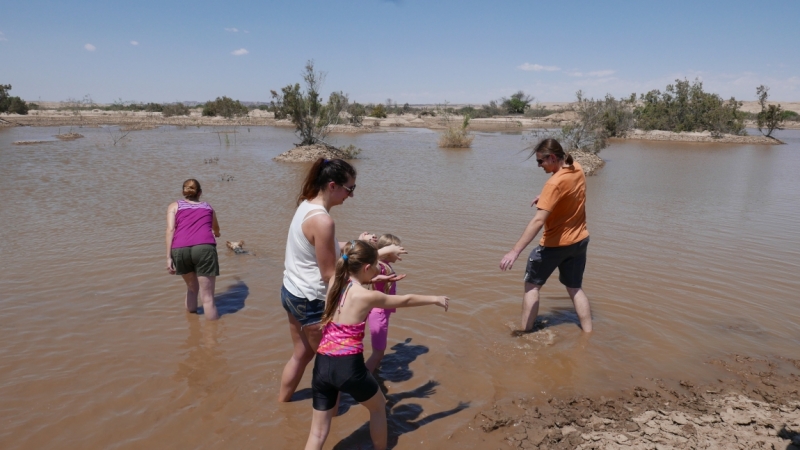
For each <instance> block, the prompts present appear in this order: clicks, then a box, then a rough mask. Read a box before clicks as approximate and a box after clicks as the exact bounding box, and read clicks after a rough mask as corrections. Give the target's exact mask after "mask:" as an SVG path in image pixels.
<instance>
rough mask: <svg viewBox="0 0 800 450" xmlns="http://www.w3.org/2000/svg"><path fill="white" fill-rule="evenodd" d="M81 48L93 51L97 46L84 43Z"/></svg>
mask: <svg viewBox="0 0 800 450" xmlns="http://www.w3.org/2000/svg"><path fill="white" fill-rule="evenodd" d="M83 48H85V49H86V50H88V51H90V52H93V51H95V50H97V47H95V46H94V45H92V44H86V45H84V46H83Z"/></svg>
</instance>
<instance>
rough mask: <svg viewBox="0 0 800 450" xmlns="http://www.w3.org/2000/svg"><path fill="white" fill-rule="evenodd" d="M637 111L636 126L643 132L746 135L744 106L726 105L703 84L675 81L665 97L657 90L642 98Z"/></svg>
mask: <svg viewBox="0 0 800 450" xmlns="http://www.w3.org/2000/svg"><path fill="white" fill-rule="evenodd" d="M639 101H640V103H641V104H640V105H639V106H637V107H636V109H635V110H634V115H635V118H636V125H637V127H638V128H641V129H644V130H665V131H674V132H682V131H711V132H712V133H715V134H720V133H730V134H743V133H744V115H743V114H740V112H739V108H740V107H741V102H738V101H736V99H735V98H733V97H731V98H730V100H728V101H724V100H723V99H722V97H720V96H719V95H717V94H710V93H707V92H704V91H703V83H702V82H701V81H699V80H695V81H694V83H692V84H690V83H689V81H688V80H683V81H681V80H675V84H674V85H672V84H670V85H668V86H667V88H666V90H665V91H664V92H663V93H662V92H661V91H659V90H658V89H655V90H652V91H650V92H648V93H646V94H642V95H641V96H640V98H639Z"/></svg>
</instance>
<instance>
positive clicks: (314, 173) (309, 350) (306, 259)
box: [278, 158, 406, 402]
mask: <svg viewBox="0 0 800 450" xmlns="http://www.w3.org/2000/svg"><path fill="white" fill-rule="evenodd" d="M355 189H356V170H355V169H354V168H353V166H351V165H350V164H348V163H347V162H346V161H343V160H341V159H330V160H328V159H322V158H320V159H318V160H317V161H316V162H314V164H313V165H312V166H311V168H310V169H309V171H308V174H307V175H306V179H305V181H304V182H303V188H302V191H301V193H300V196H299V197H298V199H297V205H298V207H297V211H296V212H295V214H294V218H293V219H292V223H291V225H289V236H288V238H287V240H286V258H285V260H284V272H283V287H282V288H281V303H282V305H283V307H284V309H286V314H287V316H288V318H289V330H290V333H291V336H292V344H293V347H294V351H293V353H292V357H291V358H290V359H289V362H287V363H286V366H285V367H284V368H283V374H282V376H281V388H280V393H279V394H278V401H281V402H288V401H290V400H291V397H292V394H294V392H295V390H296V389H297V385H298V384H300V379H301V378H302V377H303V372H304V371H305V368H306V366H307V365H308V363H309V362H311V360H312V359H313V358H314V353H315V352H316V350H317V346H318V345H319V340H320V337H321V334H320V332H321V330H320V326H319V323H320V321H321V320H322V313H323V312H324V310H325V296H326V294H327V292H328V280H330V279H331V277H333V275H334V273H335V271H336V260H337V259H338V258H339V253H340V248H341V245H344V242H342V243H339V242H337V241H336V238H335V236H334V234H335V226H334V222H333V218H332V217H331V216H330V214H329V211H330V210H331V208H333V207H334V206H337V205H341V204H342V203H344V201H345V200H346V199H347V198H348V197H352V196H353V191H354V190H355ZM359 239H361V240H371V239H374V240H377V238H376V237H375V235H370V234H369V233H362V234H361V236H360V237H359ZM384 249H385V250H384ZM381 251H382V252H392V253H395V254H397V255H400V254H404V253H406V251H405V250H403V248H402V247H398V246H391V247H384V248H383V249H381Z"/></svg>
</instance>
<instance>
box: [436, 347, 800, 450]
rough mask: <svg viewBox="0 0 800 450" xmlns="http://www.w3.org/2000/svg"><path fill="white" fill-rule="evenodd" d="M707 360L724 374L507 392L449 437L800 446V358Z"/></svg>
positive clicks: (596, 444)
mask: <svg viewBox="0 0 800 450" xmlns="http://www.w3.org/2000/svg"><path fill="white" fill-rule="evenodd" d="M708 363H709V364H714V365H717V366H719V367H721V368H723V369H724V370H726V371H727V372H728V373H729V374H730V376H729V377H728V378H726V379H720V380H718V381H716V382H714V383H707V384H700V383H694V382H692V381H689V380H680V381H677V382H668V381H664V380H660V379H648V380H647V383H646V384H643V385H641V386H636V387H634V388H633V389H630V390H628V391H624V392H621V393H620V395H619V396H618V397H616V398H605V397H597V398H593V397H575V398H555V397H551V398H549V399H548V400H547V401H540V402H536V401H534V400H532V399H528V398H519V399H514V400H510V401H507V402H504V403H498V404H495V405H493V406H492V407H491V408H488V409H486V410H484V411H481V412H479V413H478V414H476V415H475V417H474V418H473V420H472V421H471V422H470V424H469V425H468V426H466V427H464V428H462V429H461V430H459V431H457V432H456V433H454V434H453V435H452V436H451V438H450V439H451V440H452V441H453V443H454V447H459V446H462V445H463V446H465V447H467V446H468V447H481V448H507V447H511V448H541V449H545V448H546V449H673V448H726V449H727V448H739V449H754V448H764V449H781V450H783V449H787V450H800V395H798V387H800V386H799V385H798V381H800V380H799V379H798V378H799V376H800V360H793V359H787V358H774V359H755V358H748V357H742V356H732V357H730V358H727V359H724V360H713V361H709V362H708ZM470 442H472V444H469V443H470ZM478 442H479V443H480V445H475V443H478Z"/></svg>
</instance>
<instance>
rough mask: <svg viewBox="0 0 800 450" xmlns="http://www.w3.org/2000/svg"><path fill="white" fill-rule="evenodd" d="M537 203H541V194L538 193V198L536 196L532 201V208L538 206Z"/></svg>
mask: <svg viewBox="0 0 800 450" xmlns="http://www.w3.org/2000/svg"><path fill="white" fill-rule="evenodd" d="M537 203H539V196H538V195H537V196H536V198H535V199H533V201H532V202H531V208H533V207H534V206H536V204H537Z"/></svg>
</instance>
